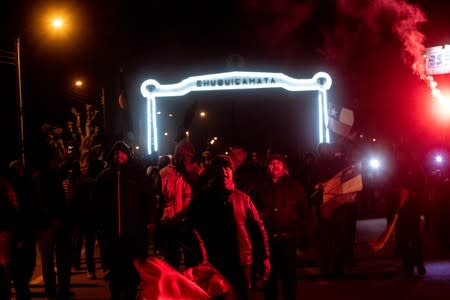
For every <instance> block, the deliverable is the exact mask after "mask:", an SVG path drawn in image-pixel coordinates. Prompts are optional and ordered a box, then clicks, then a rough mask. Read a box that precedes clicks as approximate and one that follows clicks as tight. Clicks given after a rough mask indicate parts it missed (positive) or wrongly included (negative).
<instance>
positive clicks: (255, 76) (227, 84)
mask: <svg viewBox="0 0 450 300" xmlns="http://www.w3.org/2000/svg"><path fill="white" fill-rule="evenodd" d="M331 84H332V80H331V77H330V75H328V74H327V73H325V72H318V73H316V74H315V75H314V76H313V77H312V78H310V79H295V78H292V77H289V76H287V75H285V74H283V73H267V72H240V71H234V72H225V73H217V74H209V75H201V76H192V77H188V78H186V79H184V80H182V81H180V82H179V83H175V84H166V85H161V84H160V83H159V82H158V81H156V80H154V79H148V80H146V81H144V82H143V83H142V84H141V93H142V95H143V96H144V97H145V98H147V101H148V102H151V104H150V107H147V120H150V121H147V124H148V126H149V127H148V131H147V132H148V134H147V137H148V138H149V139H153V140H149V141H147V144H148V146H149V147H153V148H149V150H148V151H149V154H150V153H151V152H152V150H153V151H157V149H158V142H157V132H156V119H155V115H156V112H155V102H156V101H155V100H156V98H157V97H176V96H184V95H186V94H188V93H190V92H193V91H218V90H241V89H261V88H282V89H285V90H288V91H293V92H297V91H317V92H318V93H319V103H318V104H319V114H320V116H319V122H320V124H319V128H320V133H319V143H322V142H330V135H329V130H328V126H327V125H328V111H327V101H328V100H327V90H329V89H330V88H331ZM149 108H150V109H149ZM149 113H151V114H149Z"/></svg>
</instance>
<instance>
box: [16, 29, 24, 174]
mask: <svg viewBox="0 0 450 300" xmlns="http://www.w3.org/2000/svg"><path fill="white" fill-rule="evenodd" d="M16 68H17V90H18V99H19V130H20V145H19V147H20V155H21V160H22V165H23V166H24V167H25V134H24V131H25V130H24V125H23V98H22V69H21V64H20V37H18V38H17V39H16Z"/></svg>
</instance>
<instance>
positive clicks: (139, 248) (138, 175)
mask: <svg viewBox="0 0 450 300" xmlns="http://www.w3.org/2000/svg"><path fill="white" fill-rule="evenodd" d="M110 161H111V164H110V166H109V167H108V168H106V169H105V170H104V171H102V172H101V173H100V174H99V176H98V177H97V181H96V183H95V185H94V189H93V194H92V195H93V199H94V200H95V202H96V203H97V205H96V206H97V216H98V227H99V230H100V232H101V235H102V237H103V239H104V240H103V242H104V243H105V248H107V249H108V251H107V253H104V255H105V258H104V259H105V260H107V261H108V264H109V266H110V274H109V290H110V293H111V299H112V300H116V299H123V300H125V299H126V300H132V299H135V298H136V296H137V292H138V285H139V282H140V277H139V273H138V272H137V271H136V270H135V268H134V265H133V261H134V259H136V258H142V257H146V256H147V244H148V239H147V225H148V224H149V215H150V214H149V209H150V205H151V203H153V202H152V194H151V189H149V188H148V187H149V186H150V185H151V182H150V181H149V178H148V177H147V176H146V174H145V169H144V168H143V167H141V166H140V165H138V164H137V163H136V161H135V159H134V157H133V155H132V152H131V149H130V147H129V146H128V145H127V144H126V143H124V142H122V141H118V142H116V143H115V144H114V145H113V147H112V152H111V160H110Z"/></svg>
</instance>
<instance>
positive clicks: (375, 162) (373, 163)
mask: <svg viewBox="0 0 450 300" xmlns="http://www.w3.org/2000/svg"><path fill="white" fill-rule="evenodd" d="M369 166H370V167H371V168H372V169H375V170H378V169H379V168H380V167H381V162H380V161H379V160H378V159H377V158H372V159H371V160H370V161H369Z"/></svg>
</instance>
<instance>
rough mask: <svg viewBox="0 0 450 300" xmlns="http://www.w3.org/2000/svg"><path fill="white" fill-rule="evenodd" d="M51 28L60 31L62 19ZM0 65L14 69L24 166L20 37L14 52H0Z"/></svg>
mask: <svg viewBox="0 0 450 300" xmlns="http://www.w3.org/2000/svg"><path fill="white" fill-rule="evenodd" d="M51 24H52V27H53V28H55V29H58V30H59V29H60V28H62V27H63V25H64V21H63V19H62V18H60V17H58V18H55V19H53V21H52V22H51ZM0 55H1V58H2V59H3V60H2V61H0V63H4V64H10V65H14V66H15V67H16V83H17V99H18V113H19V122H18V123H19V137H20V141H19V152H20V159H21V161H22V165H23V166H25V129H24V116H23V89H22V65H21V43H20V36H18V37H17V38H16V41H15V47H14V52H10V51H3V50H0Z"/></svg>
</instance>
